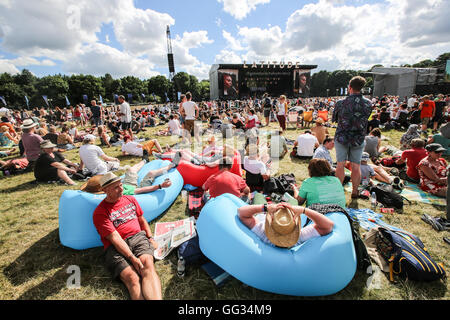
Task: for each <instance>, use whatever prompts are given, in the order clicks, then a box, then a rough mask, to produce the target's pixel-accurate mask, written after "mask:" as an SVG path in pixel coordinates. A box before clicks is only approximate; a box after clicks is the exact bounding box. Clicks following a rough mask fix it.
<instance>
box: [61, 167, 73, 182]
mask: <svg viewBox="0 0 450 320" xmlns="http://www.w3.org/2000/svg"><path fill="white" fill-rule="evenodd" d="M57 172H58V177H60V178H61V179H63V180H64V182H65V183H67V184H70V185H74V184H75V182H73V180H72V179H70V178H69V176H68V175H67V172H66V171H64V170H61V169H58V171H57Z"/></svg>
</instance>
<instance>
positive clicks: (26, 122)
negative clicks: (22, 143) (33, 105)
mask: <svg viewBox="0 0 450 320" xmlns="http://www.w3.org/2000/svg"><path fill="white" fill-rule="evenodd" d="M35 126H37V123H36V122H34V121H33V120H31V119H25V120H24V121H23V123H22V125H21V126H20V127H21V128H22V129H31V128H33V127H35Z"/></svg>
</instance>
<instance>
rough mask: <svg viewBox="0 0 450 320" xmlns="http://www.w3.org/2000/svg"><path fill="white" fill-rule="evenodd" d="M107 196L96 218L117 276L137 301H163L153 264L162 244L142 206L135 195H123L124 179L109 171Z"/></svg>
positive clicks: (104, 183)
mask: <svg viewBox="0 0 450 320" xmlns="http://www.w3.org/2000/svg"><path fill="white" fill-rule="evenodd" d="M100 185H101V186H102V190H103V191H104V192H105V193H106V198H105V199H104V200H103V201H102V202H100V204H99V205H98V206H97V208H96V209H95V211H94V215H93V220H94V225H95V227H96V228H97V232H98V233H99V235H100V237H101V240H102V242H103V246H104V249H105V260H106V265H107V267H108V269H109V270H110V271H111V272H112V274H113V277H114V278H117V277H120V280H122V282H123V283H124V284H125V286H126V287H127V289H128V291H129V293H130V296H131V299H133V300H142V299H146V300H161V299H162V295H161V282H160V280H159V277H158V274H157V273H156V269H155V266H154V263H153V252H154V250H155V249H156V248H157V247H158V244H157V243H156V242H155V241H154V240H153V237H152V233H151V230H150V226H149V225H148V222H147V220H145V218H144V216H143V211H142V208H141V207H140V205H139V203H138V202H137V200H136V198H134V197H133V196H124V195H123V185H122V181H121V178H119V177H117V176H116V175H115V174H114V173H112V172H108V173H106V174H105V175H104V176H103V177H102V178H101V180H100Z"/></svg>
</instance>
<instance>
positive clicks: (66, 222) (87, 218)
mask: <svg viewBox="0 0 450 320" xmlns="http://www.w3.org/2000/svg"><path fill="white" fill-rule="evenodd" d="M169 164H170V161H163V160H154V161H152V162H149V163H147V164H145V165H144V166H143V167H142V169H141V170H140V171H139V172H138V184H139V183H140V182H141V181H142V179H143V178H144V177H145V175H146V174H147V172H149V171H150V170H155V169H159V168H161V167H164V166H167V165H169ZM166 178H170V180H171V182H172V185H171V186H170V187H169V188H164V189H161V190H156V191H153V192H151V193H145V194H137V195H135V196H134V197H135V198H136V199H137V201H138V203H139V205H140V206H141V207H142V210H143V211H144V217H145V219H146V220H147V221H149V222H150V221H152V220H154V219H155V218H157V217H158V216H160V215H161V214H162V213H163V212H164V211H166V210H167V209H168V208H169V207H170V206H171V205H172V203H173V202H174V201H175V199H176V198H177V197H178V195H179V194H180V192H181V189H182V188H183V177H182V176H181V174H180V173H179V172H178V170H176V169H171V170H169V172H167V173H166V174H163V175H161V176H159V177H157V178H156V179H155V181H154V183H153V184H154V185H155V184H160V183H163V182H164V180H165V179H166ZM105 197H106V195H105V194H91V193H88V192H84V191H79V190H65V191H64V192H63V194H62V195H61V198H60V200H59V239H60V241H61V244H62V245H64V246H66V247H69V248H72V249H77V250H83V249H89V248H94V247H100V246H102V245H103V244H102V242H101V240H100V235H99V234H98V233H97V229H96V228H95V226H94V222H93V221H92V216H93V214H94V210H95V208H97V206H98V204H99V203H100V202H101V201H102V200H103V199H104V198H105Z"/></svg>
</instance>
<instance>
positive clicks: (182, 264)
mask: <svg viewBox="0 0 450 320" xmlns="http://www.w3.org/2000/svg"><path fill="white" fill-rule="evenodd" d="M185 270H186V264H185V261H184V258H183V257H179V258H178V264H177V275H178V277H180V278H183V277H184V273H185Z"/></svg>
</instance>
